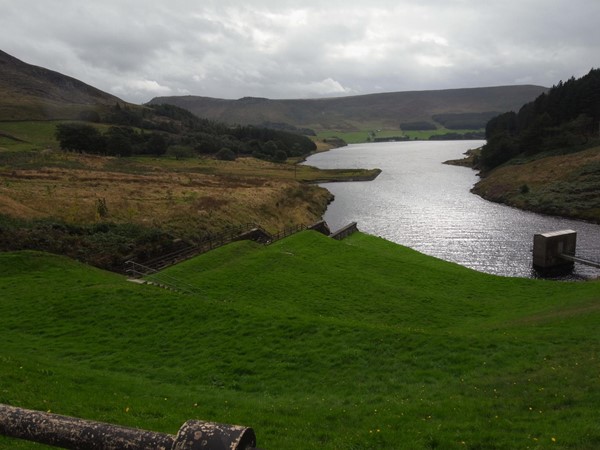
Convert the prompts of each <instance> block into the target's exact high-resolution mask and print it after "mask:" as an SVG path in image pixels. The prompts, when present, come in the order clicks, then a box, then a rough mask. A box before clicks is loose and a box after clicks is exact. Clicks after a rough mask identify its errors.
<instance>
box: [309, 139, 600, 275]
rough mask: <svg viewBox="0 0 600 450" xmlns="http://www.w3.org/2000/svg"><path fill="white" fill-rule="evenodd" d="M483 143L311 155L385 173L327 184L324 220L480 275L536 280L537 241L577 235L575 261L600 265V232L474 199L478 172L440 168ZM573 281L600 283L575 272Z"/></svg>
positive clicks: (331, 164)
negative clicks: (561, 233)
mask: <svg viewBox="0 0 600 450" xmlns="http://www.w3.org/2000/svg"><path fill="white" fill-rule="evenodd" d="M483 143H484V142H483V141H441V142H440V141H434V142H428V141H413V142H390V143H378V144H356V145H350V146H348V147H343V148H339V149H335V150H332V151H329V152H326V153H319V154H316V155H313V156H311V157H310V158H309V159H308V160H307V162H306V163H307V164H310V165H313V166H317V167H320V168H328V169H329V168H331V169H333V168H376V167H377V168H380V169H382V170H383V171H382V173H381V174H380V175H379V177H377V179H375V180H374V181H370V182H349V183H324V184H322V186H323V187H325V188H327V189H328V190H329V191H331V192H332V193H333V194H334V195H335V200H334V202H333V203H332V204H331V205H330V206H329V208H328V209H327V212H326V213H325V216H324V219H325V220H326V221H327V223H328V224H329V226H330V228H331V229H332V230H336V229H338V228H341V227H342V226H344V225H347V224H348V223H350V222H354V221H355V222H358V227H359V229H360V230H361V231H364V232H366V233H369V234H373V235H376V236H381V237H383V238H385V239H388V240H390V241H392V242H396V243H399V244H402V245H405V246H407V247H411V248H413V249H415V250H417V251H420V252H422V253H425V254H427V255H431V256H436V257H438V258H441V259H444V260H446V261H451V262H456V263H458V264H461V265H463V266H466V267H470V268H472V269H476V270H478V271H481V272H486V273H492V274H498V275H505V276H519V277H534V276H536V273H535V272H534V271H533V270H532V267H531V256H532V255H531V250H532V247H533V235H534V234H535V233H543V232H548V231H556V230H562V229H572V230H575V231H577V233H578V234H577V255H578V256H580V257H583V258H588V259H592V260H600V226H599V225H595V224H590V223H587V222H582V221H575V220H569V219H564V218H558V217H552V216H546V215H542V214H535V213H531V212H526V211H521V210H518V209H516V208H511V207H508V206H504V205H500V204H497V203H492V202H488V201H486V200H483V199H482V198H481V197H479V196H477V195H474V194H472V193H471V192H470V189H471V187H472V186H473V184H475V183H476V182H477V180H478V177H477V175H476V173H475V171H473V170H471V169H469V168H465V167H456V166H450V165H447V164H442V163H443V161H446V160H448V159H457V158H461V157H462V156H463V153H464V152H465V151H466V150H468V149H470V148H475V147H479V146H481V145H483ZM572 275H573V277H574V278H577V277H586V278H589V277H596V276H600V270H599V269H594V268H591V267H587V266H583V265H580V264H576V265H575V269H574V271H573V274H572Z"/></svg>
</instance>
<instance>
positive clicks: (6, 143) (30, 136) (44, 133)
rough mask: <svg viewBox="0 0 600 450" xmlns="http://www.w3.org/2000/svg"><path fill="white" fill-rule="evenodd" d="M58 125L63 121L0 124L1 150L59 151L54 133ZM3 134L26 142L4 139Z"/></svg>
mask: <svg viewBox="0 0 600 450" xmlns="http://www.w3.org/2000/svg"><path fill="white" fill-rule="evenodd" d="M58 123H62V121H19V122H0V150H5V151H6V150H10V151H22V150H43V149H46V148H53V149H57V148H59V146H58V141H57V140H56V138H55V137H54V133H55V130H56V125H57V124H58ZM3 133H5V134H8V135H10V136H12V137H15V138H17V139H20V140H21V141H24V142H19V141H17V140H14V139H9V138H7V137H2V134H3Z"/></svg>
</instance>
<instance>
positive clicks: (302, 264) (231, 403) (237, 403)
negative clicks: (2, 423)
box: [0, 232, 600, 450]
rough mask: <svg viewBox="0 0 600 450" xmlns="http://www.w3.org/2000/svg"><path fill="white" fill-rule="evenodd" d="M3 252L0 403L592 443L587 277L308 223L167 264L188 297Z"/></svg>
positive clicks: (413, 440)
mask: <svg viewBox="0 0 600 450" xmlns="http://www.w3.org/2000/svg"><path fill="white" fill-rule="evenodd" d="M0 266H1V267H2V268H3V270H2V271H1V272H0V291H1V292H2V296H1V297H0V340H1V341H2V346H0V362H1V363H2V364H0V379H1V380H2V389H0V402H2V403H7V404H11V405H15V406H20V407H26V408H31V409H38V410H43V411H48V410H51V411H52V412H55V413H59V414H67V415H74V416H80V417H84V418H89V419H95V420H102V421H108V422H114V423H118V424H122V425H126V426H134V427H141V428H146V429H151V430H156V431H162V432H169V433H174V432H175V431H176V430H177V429H178V428H179V426H180V425H181V424H182V423H183V422H184V421H185V420H187V419H191V418H196V419H203V420H212V421H218V422H224V423H233V424H241V425H246V426H251V427H253V428H254V429H255V431H256V434H257V439H258V446H259V447H260V448H264V449H323V448H327V449H373V450H385V449H393V450H402V449H410V450H419V449H431V448H445V449H446V448H447V449H459V448H471V449H495V450H500V449H514V448H527V447H529V448H553V449H574V448H577V449H593V448H597V447H598V444H600V431H599V429H598V426H597V407H598V404H599V402H600V390H598V389H597V386H598V373H599V371H600V366H599V360H598V357H597V355H598V353H599V351H600V341H599V335H598V333H594V332H590V330H594V329H595V327H596V326H597V324H598V321H599V320H600V309H599V308H598V299H599V298H598V292H599V290H598V288H599V285H598V282H597V281H596V282H582V283H556V282H551V281H543V280H528V279H516V278H502V277H496V276H491V275H486V274H481V273H477V272H475V271H472V270H469V269H466V268H463V267H460V266H458V265H455V264H451V263H447V262H444V261H440V260H438V259H435V258H432V257H428V256H425V255H422V254H419V253H417V252H414V251H412V250H410V249H407V248H405V247H401V246H398V245H396V244H393V243H390V242H387V241H385V240H383V239H379V238H376V237H372V236H367V235H363V234H356V235H353V236H351V237H350V238H348V239H347V240H344V241H334V240H332V239H330V238H327V237H325V236H322V235H319V234H318V233H315V232H303V233H300V234H298V235H295V236H293V237H291V238H287V239H284V240H282V241H279V242H277V243H275V244H273V245H271V246H268V247H263V246H260V245H258V244H255V243H253V242H248V241H245V242H237V243H234V244H231V245H228V246H226V247H222V248H220V249H217V250H215V251H212V252H209V253H207V254H204V255H202V256H200V257H197V258H195V259H192V260H190V261H187V262H186V263H183V264H180V265H178V266H174V267H172V268H171V269H170V270H168V274H169V275H171V276H174V277H176V278H178V279H181V280H184V281H185V282H187V283H190V284H193V285H194V286H195V287H196V289H197V290H198V292H199V294H197V295H183V294H179V293H176V292H169V291H166V290H163V289H160V288H156V287H152V286H140V285H137V284H134V283H129V282H127V281H126V280H125V278H123V277H121V276H118V275H116V274H111V273H107V272H103V271H100V270H97V269H94V268H91V267H89V266H86V265H82V264H79V263H76V262H74V261H72V260H69V259H66V258H63V257H58V256H53V255H48V254H42V253H37V252H17V253H0ZM0 448H11V449H33V448H37V447H36V446H34V445H33V444H29V443H26V442H18V441H15V440H9V439H6V438H0Z"/></svg>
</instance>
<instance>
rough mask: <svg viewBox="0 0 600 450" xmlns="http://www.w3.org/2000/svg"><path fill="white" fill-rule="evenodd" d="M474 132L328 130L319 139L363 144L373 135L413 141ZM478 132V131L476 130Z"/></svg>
mask: <svg viewBox="0 0 600 450" xmlns="http://www.w3.org/2000/svg"><path fill="white" fill-rule="evenodd" d="M472 131H474V130H450V129H448V128H438V129H437V130H423V131H402V130H387V129H381V130H374V129H373V130H358V131H337V130H326V131H320V132H319V133H317V139H319V140H323V139H327V138H334V137H337V138H340V139H343V140H344V141H345V142H347V143H348V144H362V143H364V142H369V136H370V135H371V133H374V135H375V136H376V137H378V138H389V137H396V136H403V135H404V136H408V137H409V138H410V139H411V140H415V139H419V140H428V139H429V138H430V137H431V136H439V135H441V134H446V133H460V134H464V133H468V132H472ZM475 131H477V130H475Z"/></svg>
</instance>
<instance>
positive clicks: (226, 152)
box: [215, 147, 236, 161]
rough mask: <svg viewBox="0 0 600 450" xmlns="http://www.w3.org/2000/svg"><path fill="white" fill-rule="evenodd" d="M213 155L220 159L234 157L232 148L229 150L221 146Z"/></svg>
mask: <svg viewBox="0 0 600 450" xmlns="http://www.w3.org/2000/svg"><path fill="white" fill-rule="evenodd" d="M215 157H216V158H217V159H219V160H221V161H234V160H235V158H236V155H235V153H234V152H233V150H231V149H229V148H227V147H223V148H222V149H221V150H219V151H218V152H217V154H216V155H215Z"/></svg>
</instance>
